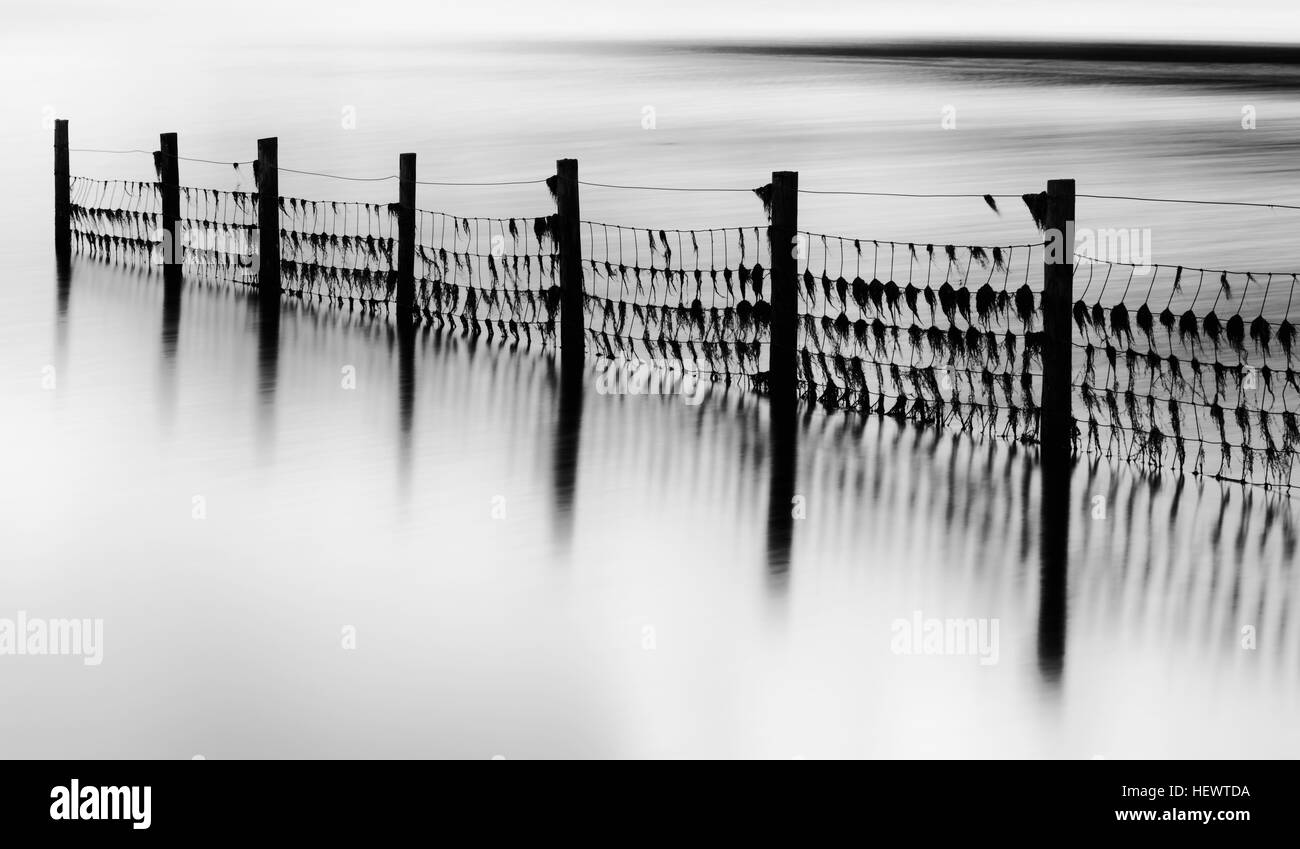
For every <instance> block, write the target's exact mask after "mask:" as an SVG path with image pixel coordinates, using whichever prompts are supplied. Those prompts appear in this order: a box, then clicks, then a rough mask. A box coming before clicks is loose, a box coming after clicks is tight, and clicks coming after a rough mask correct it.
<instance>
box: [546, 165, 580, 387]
mask: <svg viewBox="0 0 1300 849" xmlns="http://www.w3.org/2000/svg"><path fill="white" fill-rule="evenodd" d="M555 211H556V216H555V228H554V229H555V233H554V237H555V241H556V245H557V247H558V248H559V252H560V370H561V372H562V373H563V377H564V379H565V381H566V382H568V381H572V380H575V379H576V380H579V381H580V380H581V378H582V369H583V362H584V358H585V351H584V349H585V346H586V337H587V334H586V331H585V330H584V329H583V311H582V310H583V306H582V228H581V224H580V222H581V220H582V216H581V214H580V212H579V208H578V160H576V159H561V160H558V161H557V162H556V163H555Z"/></svg>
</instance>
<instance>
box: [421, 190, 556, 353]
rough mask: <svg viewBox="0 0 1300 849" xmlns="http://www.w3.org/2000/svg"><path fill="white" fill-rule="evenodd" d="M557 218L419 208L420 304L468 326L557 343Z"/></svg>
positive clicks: (426, 311)
mask: <svg viewBox="0 0 1300 849" xmlns="http://www.w3.org/2000/svg"><path fill="white" fill-rule="evenodd" d="M550 226H551V225H550V218H549V217H538V218H531V219H529V218H462V217H457V216H455V215H449V214H447V213H445V212H430V211H425V210H417V211H416V248H415V278H416V284H415V285H416V293H415V305H416V309H417V311H418V312H419V313H420V314H421V315H423V316H424V317H425V318H426V319H429V320H432V321H435V322H441V323H443V324H447V325H450V326H453V327H458V328H459V329H460V330H462V331H463V332H466V333H485V334H486V335H487V336H488V337H489V338H493V337H496V338H502V339H513V341H515V342H517V343H519V342H523V343H531V342H534V341H536V342H539V343H550V342H553V341H554V339H555V333H556V320H557V318H558V317H559V306H560V286H559V253H558V252H557V250H556V247H555V243H554V240H553V239H552V238H551V235H550Z"/></svg>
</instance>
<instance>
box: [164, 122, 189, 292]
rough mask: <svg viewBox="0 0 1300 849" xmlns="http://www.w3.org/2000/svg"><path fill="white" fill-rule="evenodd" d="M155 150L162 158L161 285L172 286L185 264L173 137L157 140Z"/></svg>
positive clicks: (178, 164)
mask: <svg viewBox="0 0 1300 849" xmlns="http://www.w3.org/2000/svg"><path fill="white" fill-rule="evenodd" d="M158 150H159V152H160V153H161V154H162V156H161V157H160V159H161V162H160V163H159V164H160V165H161V166H162V168H161V171H162V174H161V180H162V185H161V187H160V192H159V195H160V197H161V200H162V226H163V237H162V238H163V245H162V248H163V257H162V261H163V283H164V284H166V285H174V284H177V283H179V282H180V281H181V263H182V262H184V260H185V255H184V247H183V245H182V244H181V243H182V241H183V240H182V238H181V226H180V221H181V178H180V161H179V159H178V156H179V150H178V147H177V144H176V134H175V133H163V134H161V135H160V136H158Z"/></svg>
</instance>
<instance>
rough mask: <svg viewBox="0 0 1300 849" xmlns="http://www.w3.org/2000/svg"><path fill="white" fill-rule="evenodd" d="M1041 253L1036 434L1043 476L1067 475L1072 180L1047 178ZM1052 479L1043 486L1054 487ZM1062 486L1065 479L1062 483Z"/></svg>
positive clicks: (1070, 422)
mask: <svg viewBox="0 0 1300 849" xmlns="http://www.w3.org/2000/svg"><path fill="white" fill-rule="evenodd" d="M1044 224H1045V225H1046V234H1047V245H1046V246H1045V247H1044V249H1043V400H1042V407H1043V421H1042V431H1041V433H1040V439H1041V445H1042V462H1043V466H1044V472H1045V473H1046V472H1051V473H1052V474H1053V475H1054V476H1055V475H1059V474H1062V473H1067V470H1068V468H1069V462H1070V440H1071V431H1072V429H1073V425H1074V421H1073V419H1074V416H1073V412H1072V408H1071V407H1072V403H1073V402H1072V399H1073V396H1074V391H1073V389H1072V387H1071V386H1070V383H1071V372H1072V357H1073V345H1072V339H1071V334H1072V329H1071V325H1070V308H1071V306H1072V305H1073V303H1074V181H1073V180H1049V181H1048V183H1047V205H1046V210H1045V214H1044ZM1061 484H1062V482H1061V480H1060V479H1059V478H1058V479H1056V480H1053V481H1045V485H1050V486H1058V485H1061ZM1064 485H1066V486H1068V477H1067V478H1066V480H1065V484H1064Z"/></svg>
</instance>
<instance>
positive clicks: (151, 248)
mask: <svg viewBox="0 0 1300 849" xmlns="http://www.w3.org/2000/svg"><path fill="white" fill-rule="evenodd" d="M71 183H72V184H71V186H70V187H69V200H70V208H69V219H70V223H71V227H72V243H73V245H74V246H75V247H76V249H77V250H79V251H82V252H84V253H87V254H90V255H92V256H97V257H102V258H105V259H112V260H115V261H122V262H137V263H150V262H154V261H161V260H160V258H159V255H158V252H157V247H158V245H159V244H160V239H159V238H158V230H159V229H160V228H161V227H162V199H161V194H160V190H159V184H158V183H145V182H139V181H134V180H92V179H90V178H88V177H72V178H71Z"/></svg>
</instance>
